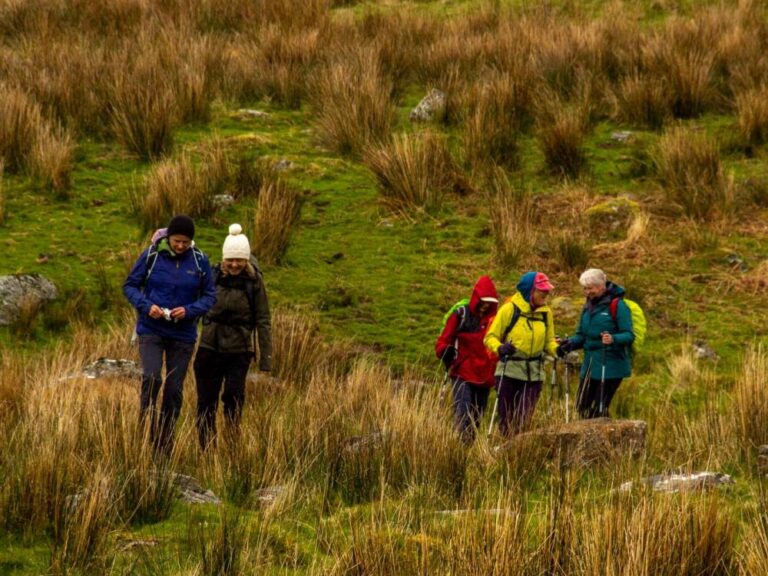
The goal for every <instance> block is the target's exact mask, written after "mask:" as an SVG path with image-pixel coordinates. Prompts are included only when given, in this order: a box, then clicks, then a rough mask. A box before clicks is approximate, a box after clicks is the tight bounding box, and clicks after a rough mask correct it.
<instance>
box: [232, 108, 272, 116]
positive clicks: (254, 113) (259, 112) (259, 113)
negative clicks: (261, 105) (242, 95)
mask: <svg viewBox="0 0 768 576" xmlns="http://www.w3.org/2000/svg"><path fill="white" fill-rule="evenodd" d="M237 113H238V114H239V115H240V116H242V117H243V118H268V117H269V113H268V112H264V111H263V110H253V109H251V108H241V109H240V110H238V111H237Z"/></svg>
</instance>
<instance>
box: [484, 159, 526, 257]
mask: <svg viewBox="0 0 768 576" xmlns="http://www.w3.org/2000/svg"><path fill="white" fill-rule="evenodd" d="M487 202H488V208H489V211H490V214H491V234H492V235H493V257H494V260H495V261H496V262H498V263H499V265H501V266H502V267H505V268H512V269H514V268H516V267H518V266H520V265H521V264H522V263H523V262H524V261H526V259H527V258H529V257H530V256H531V253H532V252H533V248H534V246H536V242H537V239H538V236H537V229H536V221H535V219H534V208H535V207H534V203H533V200H532V199H531V198H530V197H529V195H528V193H527V191H525V190H522V189H516V188H514V187H513V186H512V185H511V184H510V182H509V180H508V179H507V177H506V176H505V175H504V173H503V172H502V171H501V170H497V171H496V173H495V175H494V177H493V179H492V180H491V188H490V191H489V193H488V199H487Z"/></svg>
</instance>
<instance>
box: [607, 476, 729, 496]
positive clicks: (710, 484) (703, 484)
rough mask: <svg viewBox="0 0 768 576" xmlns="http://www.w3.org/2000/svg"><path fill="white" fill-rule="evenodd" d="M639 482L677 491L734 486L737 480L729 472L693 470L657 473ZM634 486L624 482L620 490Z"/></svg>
mask: <svg viewBox="0 0 768 576" xmlns="http://www.w3.org/2000/svg"><path fill="white" fill-rule="evenodd" d="M639 484H640V485H642V486H646V487H648V488H651V489H652V490H653V491H654V492H668V493H677V492H690V491H693V490H707V489H709V488H716V487H718V486H732V485H733V484H735V482H734V480H733V478H731V477H730V476H729V475H728V474H721V473H720V472H693V473H691V474H655V475H653V476H649V477H647V478H643V479H642V480H640V482H639ZM634 487H635V484H634V482H624V483H623V484H622V485H621V486H619V491H621V492H628V491H630V490H632V489H633V488H634Z"/></svg>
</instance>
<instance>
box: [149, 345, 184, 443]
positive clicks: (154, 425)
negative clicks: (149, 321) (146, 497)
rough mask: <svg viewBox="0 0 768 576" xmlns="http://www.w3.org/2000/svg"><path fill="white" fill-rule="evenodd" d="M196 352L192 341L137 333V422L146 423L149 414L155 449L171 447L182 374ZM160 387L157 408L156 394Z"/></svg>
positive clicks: (181, 396) (181, 395) (178, 408)
mask: <svg viewBox="0 0 768 576" xmlns="http://www.w3.org/2000/svg"><path fill="white" fill-rule="evenodd" d="M194 351H195V343H194V342H181V341H179V340H173V339H171V338H163V337H162V336H155V335H153V334H149V335H142V336H139V355H140V356H141V365H142V370H143V373H142V376H141V397H140V404H139V423H140V425H141V426H142V428H143V427H144V426H145V425H146V421H147V413H149V416H150V421H149V435H150V439H151V440H152V444H153V445H154V447H155V449H156V450H159V451H161V452H164V453H166V454H168V453H170V451H171V450H172V448H173V429H174V427H175V426H176V420H177V419H178V417H179V413H180V412H181V403H182V401H183V394H184V377H185V376H186V375H187V368H188V367H189V361H190V360H191V359H192V354H193V352H194ZM163 355H165V384H163ZM160 388H163V399H162V402H161V403H160V410H159V414H158V410H157V397H158V395H159V393H160Z"/></svg>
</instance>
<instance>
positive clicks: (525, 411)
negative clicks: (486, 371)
mask: <svg viewBox="0 0 768 576" xmlns="http://www.w3.org/2000/svg"><path fill="white" fill-rule="evenodd" d="M496 393H497V394H498V396H499V431H500V432H501V433H502V434H503V435H504V436H507V435H512V434H518V433H520V432H523V431H525V430H527V428H528V426H529V425H530V423H531V418H533V411H534V410H535V409H536V403H537V402H538V401H539V395H540V394H541V381H538V382H527V381H526V380H517V379H515V378H507V377H501V378H497V379H496Z"/></svg>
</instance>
